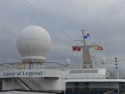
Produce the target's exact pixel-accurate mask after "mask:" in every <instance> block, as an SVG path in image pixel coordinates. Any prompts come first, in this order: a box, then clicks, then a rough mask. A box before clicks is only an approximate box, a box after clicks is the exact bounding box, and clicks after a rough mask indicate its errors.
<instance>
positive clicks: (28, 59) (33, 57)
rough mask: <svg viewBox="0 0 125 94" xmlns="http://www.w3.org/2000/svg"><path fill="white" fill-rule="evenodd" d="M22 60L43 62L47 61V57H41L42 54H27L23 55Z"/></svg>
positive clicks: (25, 61)
mask: <svg viewBox="0 0 125 94" xmlns="http://www.w3.org/2000/svg"><path fill="white" fill-rule="evenodd" d="M22 61H23V62H24V63H42V62H45V57H41V56H26V57H23V59H22Z"/></svg>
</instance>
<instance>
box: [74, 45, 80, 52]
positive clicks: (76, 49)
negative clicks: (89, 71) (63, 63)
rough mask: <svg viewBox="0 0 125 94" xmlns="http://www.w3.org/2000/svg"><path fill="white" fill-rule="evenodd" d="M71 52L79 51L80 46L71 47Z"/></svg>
mask: <svg viewBox="0 0 125 94" xmlns="http://www.w3.org/2000/svg"><path fill="white" fill-rule="evenodd" d="M72 50H73V51H81V47H80V46H72Z"/></svg>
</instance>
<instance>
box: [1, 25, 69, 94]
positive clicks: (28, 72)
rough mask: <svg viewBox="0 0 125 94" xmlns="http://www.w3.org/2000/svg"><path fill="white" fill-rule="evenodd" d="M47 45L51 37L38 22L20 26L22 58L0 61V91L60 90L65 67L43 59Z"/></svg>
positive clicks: (30, 93)
mask: <svg viewBox="0 0 125 94" xmlns="http://www.w3.org/2000/svg"><path fill="white" fill-rule="evenodd" d="M50 46H51V38H50V36H49V34H48V32H47V31H46V30H45V29H43V28H42V27H39V26H29V27H26V28H24V29H23V30H22V31H21V33H20V35H19V37H18V39H17V48H18V51H19V52H20V54H21V56H22V62H15V63H8V64H1V65H0V79H1V80H2V84H1V85H2V86H1V92H0V94H13V93H14V94H42V93H43V94H44V93H46V94H47V93H49V94H50V93H53V94H55V93H62V92H64V91H65V79H66V77H67V75H68V71H67V70H66V69H65V68H67V67H66V66H65V65H62V64H59V63H57V62H45V54H46V53H47V52H48V50H49V48H50Z"/></svg>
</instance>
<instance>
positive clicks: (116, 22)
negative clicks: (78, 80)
mask: <svg viewBox="0 0 125 94" xmlns="http://www.w3.org/2000/svg"><path fill="white" fill-rule="evenodd" d="M124 4H125V0H0V62H1V63H3V62H14V61H21V56H20V55H19V54H18V51H17V49H16V38H17V36H18V34H19V32H20V30H21V29H23V28H24V27H26V26H29V25H39V26H42V27H43V28H45V29H46V30H47V31H48V32H49V34H50V36H51V38H52V43H53V45H52V48H51V51H50V53H49V54H48V56H47V61H59V62H65V60H66V59H67V58H70V59H71V62H72V66H77V67H79V66H81V65H80V64H81V63H82V54H81V52H72V49H71V46H72V45H74V44H77V43H78V44H80V42H74V40H77V39H78V40H79V39H81V38H82V35H81V31H80V30H81V29H82V28H84V29H85V30H86V33H90V34H91V42H95V41H96V42H97V43H98V44H100V45H102V46H103V48H104V51H101V52H97V51H93V52H94V53H96V54H97V56H98V57H106V59H107V62H108V64H109V66H110V63H111V62H112V63H113V62H114V58H115V57H118V61H119V63H120V66H123V64H124V63H125V62H124V61H125V37H124V36H125V31H124V30H125V5H124ZM88 41H89V42H90V39H89V40H88ZM112 63H111V64H112Z"/></svg>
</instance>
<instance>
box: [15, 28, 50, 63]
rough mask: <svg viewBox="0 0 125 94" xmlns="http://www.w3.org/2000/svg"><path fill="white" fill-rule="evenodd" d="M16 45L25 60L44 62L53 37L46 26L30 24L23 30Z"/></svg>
mask: <svg viewBox="0 0 125 94" xmlns="http://www.w3.org/2000/svg"><path fill="white" fill-rule="evenodd" d="M16 45H17V49H18V51H19V53H20V55H21V56H22V59H23V62H42V61H45V55H46V54H47V52H48V51H49V49H50V46H51V38H50V36H49V34H48V32H47V31H46V30H45V29H44V28H42V27H40V26H28V27H26V28H24V29H23V30H22V31H21V33H20V35H19V36H18V38H17V41H16Z"/></svg>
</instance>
